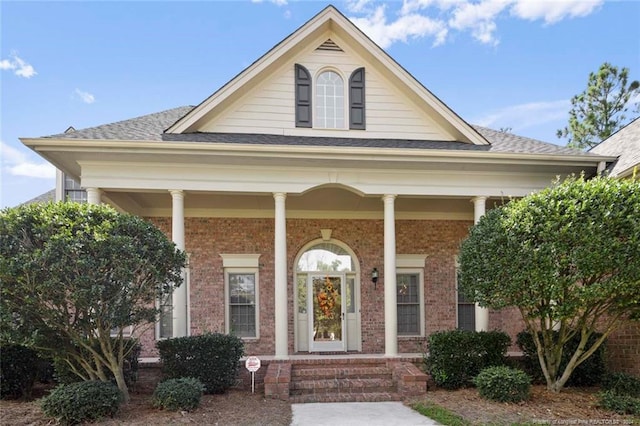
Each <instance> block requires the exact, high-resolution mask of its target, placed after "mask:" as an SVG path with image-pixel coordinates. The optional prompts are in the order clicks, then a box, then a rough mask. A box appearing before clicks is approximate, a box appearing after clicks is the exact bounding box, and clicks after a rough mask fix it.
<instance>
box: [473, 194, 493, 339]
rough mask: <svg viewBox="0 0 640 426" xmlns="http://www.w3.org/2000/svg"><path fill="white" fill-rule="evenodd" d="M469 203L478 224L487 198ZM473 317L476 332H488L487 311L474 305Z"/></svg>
mask: <svg viewBox="0 0 640 426" xmlns="http://www.w3.org/2000/svg"><path fill="white" fill-rule="evenodd" d="M471 201H472V202H473V219H474V223H478V221H479V220H480V218H481V217H482V216H484V214H485V212H486V209H487V207H486V203H487V197H475V198H472V199H471ZM475 317H476V331H488V330H489V309H487V308H481V307H480V306H479V305H478V304H477V303H476V309H475Z"/></svg>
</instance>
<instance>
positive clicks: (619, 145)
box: [589, 117, 640, 177]
mask: <svg viewBox="0 0 640 426" xmlns="http://www.w3.org/2000/svg"><path fill="white" fill-rule="evenodd" d="M589 152H591V153H594V154H600V155H611V156H617V157H618V160H617V161H614V162H613V163H611V164H610V165H609V167H608V170H609V173H610V174H611V176H617V177H626V176H629V175H631V174H632V173H633V168H634V167H637V166H640V117H637V118H636V119H635V120H633V121H632V122H631V123H629V124H627V125H626V126H625V127H623V128H622V129H620V130H618V131H617V132H616V133H614V134H613V135H611V136H609V137H608V138H607V139H605V140H604V141H602V142H600V143H599V144H598V145H596V146H595V147H593V148H591V149H590V150H589Z"/></svg>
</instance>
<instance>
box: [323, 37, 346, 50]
mask: <svg viewBox="0 0 640 426" xmlns="http://www.w3.org/2000/svg"><path fill="white" fill-rule="evenodd" d="M316 50H328V51H331V52H344V50H342V49H340V46H338V45H337V44H336V43H335V41H333V40H331V39H330V38H329V39H327V41H325V42H324V43H322V44H321V45H320V46H318V48H317V49H316Z"/></svg>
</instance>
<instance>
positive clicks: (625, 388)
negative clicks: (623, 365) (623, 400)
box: [602, 373, 640, 398]
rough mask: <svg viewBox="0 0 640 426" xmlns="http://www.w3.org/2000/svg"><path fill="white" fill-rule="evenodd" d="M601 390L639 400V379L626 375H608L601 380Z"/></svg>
mask: <svg viewBox="0 0 640 426" xmlns="http://www.w3.org/2000/svg"><path fill="white" fill-rule="evenodd" d="M602 389H604V390H607V391H612V392H613V393H616V394H618V395H627V396H631V397H634V398H640V379H638V378H637V377H633V376H632V375H630V374H626V373H608V374H605V376H604V378H603V379H602Z"/></svg>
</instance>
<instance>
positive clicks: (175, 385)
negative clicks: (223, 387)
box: [152, 377, 204, 411]
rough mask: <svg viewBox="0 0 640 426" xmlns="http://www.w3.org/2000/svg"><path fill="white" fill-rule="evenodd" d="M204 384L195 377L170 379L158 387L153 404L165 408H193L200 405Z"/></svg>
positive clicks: (173, 409)
mask: <svg viewBox="0 0 640 426" xmlns="http://www.w3.org/2000/svg"><path fill="white" fill-rule="evenodd" d="M203 392H204V385H203V384H202V382H201V381H200V380H198V379H194V378H193V377H183V378H181V379H169V380H167V381H164V382H162V383H160V384H158V386H157V387H156V389H155V391H154V392H153V399H152V404H153V406H154V407H156V408H164V409H165V410H170V411H178V410H187V411H188V410H192V409H194V408H196V407H198V405H200V398H202V393H203Z"/></svg>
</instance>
